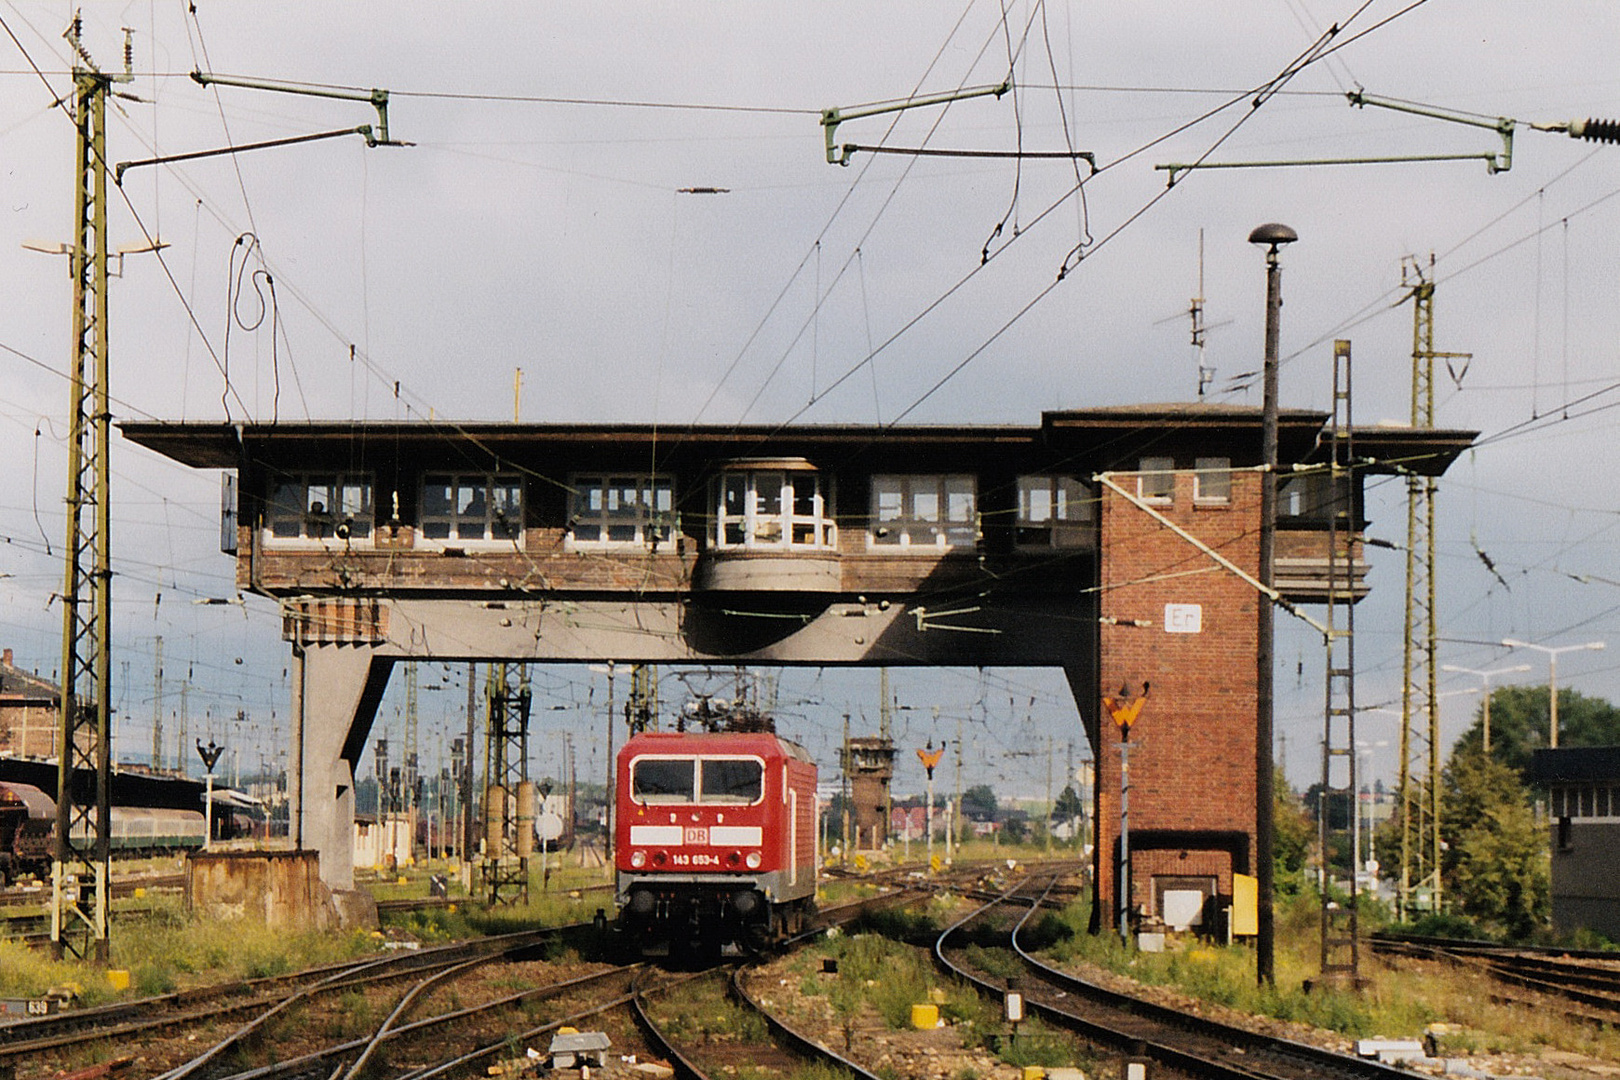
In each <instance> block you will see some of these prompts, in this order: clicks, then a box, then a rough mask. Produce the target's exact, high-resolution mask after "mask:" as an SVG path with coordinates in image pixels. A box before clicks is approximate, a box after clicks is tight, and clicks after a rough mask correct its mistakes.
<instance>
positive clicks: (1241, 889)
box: [1232, 874, 1260, 937]
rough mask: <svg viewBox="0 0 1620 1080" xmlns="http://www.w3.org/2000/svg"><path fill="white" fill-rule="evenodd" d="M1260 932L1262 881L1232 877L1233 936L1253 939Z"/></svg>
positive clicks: (1241, 875) (1242, 876)
mask: <svg viewBox="0 0 1620 1080" xmlns="http://www.w3.org/2000/svg"><path fill="white" fill-rule="evenodd" d="M1259 932H1260V879H1259V878H1256V877H1251V876H1249V875H1248V874H1233V875H1232V936H1233V937H1253V936H1255V935H1256V934H1258V933H1259Z"/></svg>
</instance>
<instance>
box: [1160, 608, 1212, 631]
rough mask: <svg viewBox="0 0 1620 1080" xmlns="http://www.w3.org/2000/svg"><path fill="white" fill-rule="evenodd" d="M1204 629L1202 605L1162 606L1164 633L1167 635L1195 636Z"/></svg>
mask: <svg viewBox="0 0 1620 1080" xmlns="http://www.w3.org/2000/svg"><path fill="white" fill-rule="evenodd" d="M1203 629H1204V608H1203V605H1202V604H1166V605H1164V632H1165V633H1167V634H1197V633H1200V632H1202V630H1203Z"/></svg>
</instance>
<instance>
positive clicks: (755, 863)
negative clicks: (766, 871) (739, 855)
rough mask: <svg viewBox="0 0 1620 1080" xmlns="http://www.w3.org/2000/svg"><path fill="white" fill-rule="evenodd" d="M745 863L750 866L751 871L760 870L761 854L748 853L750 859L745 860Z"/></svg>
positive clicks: (755, 852)
mask: <svg viewBox="0 0 1620 1080" xmlns="http://www.w3.org/2000/svg"><path fill="white" fill-rule="evenodd" d="M743 861H744V862H746V863H747V864H748V869H750V870H758V869H759V863H760V858H759V852H757V851H750V852H749V853H748V858H747V859H745V860H743Z"/></svg>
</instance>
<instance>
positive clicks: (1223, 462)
mask: <svg viewBox="0 0 1620 1080" xmlns="http://www.w3.org/2000/svg"><path fill="white" fill-rule="evenodd" d="M1193 468H1194V469H1195V470H1196V471H1195V472H1194V473H1193V502H1195V503H1202V504H1204V505H1206V506H1212V505H1217V504H1222V503H1229V502H1231V501H1232V459H1231V458H1224V457H1201V458H1197V459H1195V460H1194V462H1193Z"/></svg>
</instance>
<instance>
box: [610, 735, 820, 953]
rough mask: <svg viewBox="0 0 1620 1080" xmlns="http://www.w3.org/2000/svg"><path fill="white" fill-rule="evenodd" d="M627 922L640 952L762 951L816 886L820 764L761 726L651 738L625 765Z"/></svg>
mask: <svg viewBox="0 0 1620 1080" xmlns="http://www.w3.org/2000/svg"><path fill="white" fill-rule="evenodd" d="M617 773H618V788H617V791H618V797H617V799H616V814H617V817H616V821H615V830H614V831H615V837H614V839H615V852H616V855H615V864H616V870H617V902H618V905H619V928H620V930H621V931H622V932H623V933H624V934H625V936H626V937H627V938H628V939H629V941H630V942H631V943H632V944H633V946H634V947H635V948H636V950H637V951H639V952H641V953H642V954H643V955H669V954H670V953H672V952H674V953H679V952H685V951H697V952H705V953H715V952H718V953H735V952H743V951H757V950H759V949H761V948H763V947H765V946H766V945H768V944H769V943H770V942H771V941H773V940H776V939H777V938H779V937H781V936H782V935H783V934H786V933H791V932H794V931H795V930H796V929H798V928H799V927H801V926H802V925H803V923H804V919H805V917H806V916H807V915H808V914H809V912H810V911H811V909H812V906H813V902H814V898H815V889H816V865H815V819H816V818H815V815H816V803H815V786H816V767H815V765H814V764H813V763H812V762H811V761H810V760H809V757H808V755H806V754H805V752H804V750H803V749H802V748H801V747H799V746H797V745H795V744H793V743H790V742H788V741H786V740H784V739H780V738H778V737H777V736H775V735H773V734H769V733H765V732H746V733H742V732H723V733H704V734H697V733H692V734H687V733H657V732H654V733H648V734H642V735H638V736H635V737H634V738H632V739H631V740H630V741H629V742H628V743H627V744H626V745H625V747H624V749H623V751H621V753H620V755H619V760H618V763H617Z"/></svg>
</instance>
